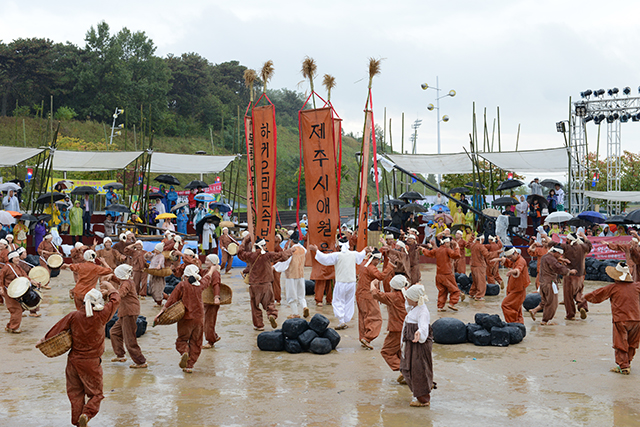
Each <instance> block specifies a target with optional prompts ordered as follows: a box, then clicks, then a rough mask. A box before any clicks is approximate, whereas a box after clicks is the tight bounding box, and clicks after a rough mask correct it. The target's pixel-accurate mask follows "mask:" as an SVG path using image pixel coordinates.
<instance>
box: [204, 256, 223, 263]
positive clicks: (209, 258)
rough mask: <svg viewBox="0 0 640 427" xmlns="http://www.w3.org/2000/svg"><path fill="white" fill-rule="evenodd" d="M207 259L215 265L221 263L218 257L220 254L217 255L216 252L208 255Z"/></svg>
mask: <svg viewBox="0 0 640 427" xmlns="http://www.w3.org/2000/svg"><path fill="white" fill-rule="evenodd" d="M206 259H207V261H209V262H210V263H211V264H213V265H218V264H220V259H219V258H218V255H216V254H209V255H207V258H206Z"/></svg>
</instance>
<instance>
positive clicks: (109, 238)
mask: <svg viewBox="0 0 640 427" xmlns="http://www.w3.org/2000/svg"><path fill="white" fill-rule="evenodd" d="M107 242H109V243H113V240H111V237H105V238H104V239H102V244H105V243H107Z"/></svg>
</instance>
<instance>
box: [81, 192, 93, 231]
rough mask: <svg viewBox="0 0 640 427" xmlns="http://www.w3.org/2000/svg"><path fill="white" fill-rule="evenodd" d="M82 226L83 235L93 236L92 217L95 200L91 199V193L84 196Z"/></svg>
mask: <svg viewBox="0 0 640 427" xmlns="http://www.w3.org/2000/svg"><path fill="white" fill-rule="evenodd" d="M81 207H82V226H83V233H82V234H83V235H85V236H90V235H91V215H93V200H91V199H90V198H89V193H85V194H84V199H83V201H82V206H81Z"/></svg>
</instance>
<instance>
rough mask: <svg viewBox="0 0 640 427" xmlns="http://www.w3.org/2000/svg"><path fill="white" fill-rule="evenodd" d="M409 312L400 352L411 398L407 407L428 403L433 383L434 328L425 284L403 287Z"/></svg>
mask: <svg viewBox="0 0 640 427" xmlns="http://www.w3.org/2000/svg"><path fill="white" fill-rule="evenodd" d="M402 293H403V295H404V297H405V299H406V302H407V306H408V308H409V311H408V313H407V316H406V317H405V318H404V325H403V327H402V343H401V345H402V346H403V352H402V359H401V361H400V372H401V373H402V375H403V376H404V379H405V381H406V382H407V385H408V386H409V389H410V390H411V391H412V392H413V397H414V400H412V401H411V403H410V406H417V407H420V406H429V404H430V402H431V390H432V389H433V388H435V383H434V382H433V358H432V354H431V349H432V347H433V331H432V330H431V325H430V324H429V321H430V316H429V309H428V308H427V305H426V301H428V298H427V296H426V294H425V292H424V286H422V285H413V286H411V287H410V288H408V289H403V290H402Z"/></svg>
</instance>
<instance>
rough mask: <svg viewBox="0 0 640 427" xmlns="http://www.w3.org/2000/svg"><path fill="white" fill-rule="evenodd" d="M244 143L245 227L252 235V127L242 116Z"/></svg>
mask: <svg viewBox="0 0 640 427" xmlns="http://www.w3.org/2000/svg"><path fill="white" fill-rule="evenodd" d="M244 142H245V144H246V145H247V225H248V227H249V233H251V234H253V230H254V228H253V218H254V216H255V215H254V213H255V211H254V209H255V207H256V206H255V203H254V200H255V195H254V191H255V187H254V182H253V176H254V173H255V169H254V166H253V127H252V125H251V117H250V116H244Z"/></svg>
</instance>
